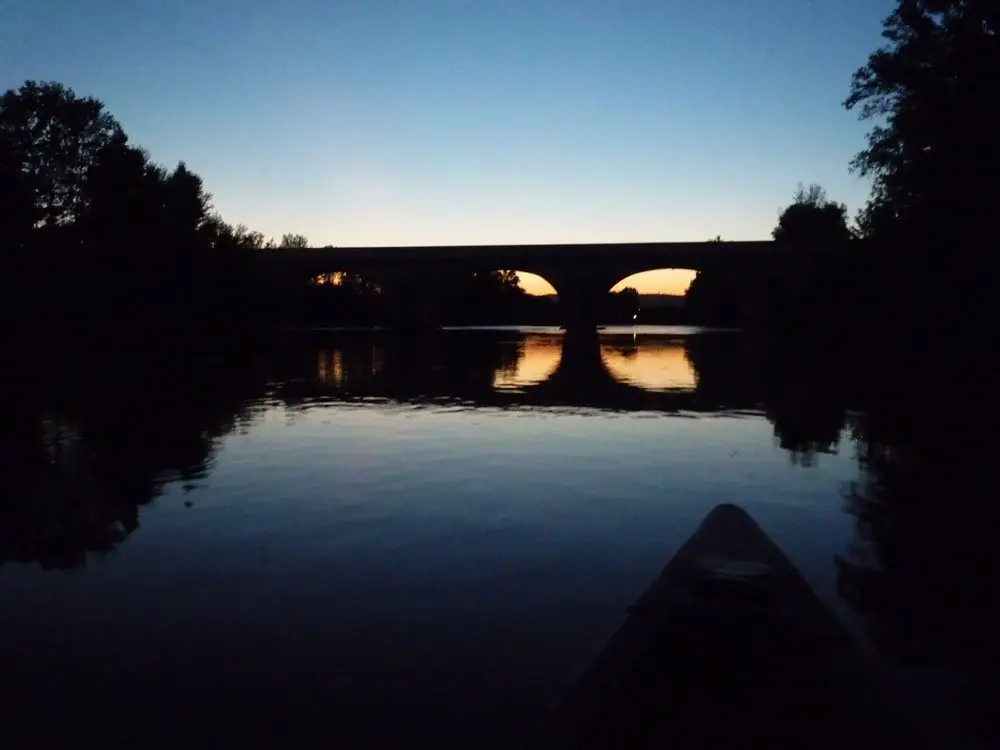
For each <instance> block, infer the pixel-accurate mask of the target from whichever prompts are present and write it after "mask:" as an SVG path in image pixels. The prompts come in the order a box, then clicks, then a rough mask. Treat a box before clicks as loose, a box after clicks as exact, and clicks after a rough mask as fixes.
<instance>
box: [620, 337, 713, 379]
mask: <svg viewBox="0 0 1000 750" xmlns="http://www.w3.org/2000/svg"><path fill="white" fill-rule="evenodd" d="M601 357H602V359H603V360H604V366H605V367H607V368H608V371H609V372H610V373H611V375H612V376H613V377H614V378H615V379H616V380H618V381H620V382H622V383H626V384H627V385H634V386H636V387H638V388H644V389H646V390H650V391H661V390H688V391H693V390H694V389H695V387H696V385H697V375H696V374H695V370H694V365H693V364H692V362H691V360H690V359H689V358H688V356H687V347H686V346H685V340H684V339H683V338H679V337H678V338H671V337H669V336H663V337H660V336H643V337H642V338H640V337H639V336H638V334H637V333H633V334H625V335H616V336H605V337H602V340H601Z"/></svg>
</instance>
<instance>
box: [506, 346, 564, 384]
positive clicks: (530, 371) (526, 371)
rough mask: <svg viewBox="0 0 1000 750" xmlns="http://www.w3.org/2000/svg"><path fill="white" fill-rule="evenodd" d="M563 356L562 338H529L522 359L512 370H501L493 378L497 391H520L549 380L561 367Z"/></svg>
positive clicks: (522, 351)
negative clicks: (557, 368) (560, 362)
mask: <svg viewBox="0 0 1000 750" xmlns="http://www.w3.org/2000/svg"><path fill="white" fill-rule="evenodd" d="M561 356H562V337H561V336H527V337H526V338H525V339H524V342H523V345H522V348H521V357H520V358H519V359H518V360H517V363H516V364H515V366H514V367H513V368H511V369H510V370H501V371H499V372H497V373H496V374H495V375H494V376H493V387H494V388H496V389H497V390H518V389H520V388H524V387H525V386H529V385H536V384H538V383H542V382H544V381H545V380H547V379H548V377H549V376H550V375H551V374H552V373H553V372H555V369H556V367H558V366H559V358H560V357H561Z"/></svg>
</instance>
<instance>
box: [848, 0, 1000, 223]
mask: <svg viewBox="0 0 1000 750" xmlns="http://www.w3.org/2000/svg"><path fill="white" fill-rule="evenodd" d="M998 28H1000V6H998V5H997V3H996V2H995V1H994V0H898V3H897V6H896V9H895V10H894V11H893V12H892V14H891V15H889V16H888V17H887V18H886V19H885V21H884V23H883V34H882V35H883V37H884V38H885V39H886V40H887V44H886V45H885V46H884V47H882V48H880V49H878V50H876V51H875V52H873V53H872V54H871V56H870V57H869V58H868V62H867V64H866V65H864V66H863V67H861V68H860V69H858V70H857V71H856V72H855V74H854V77H853V79H852V83H851V92H850V96H848V98H847V99H846V101H845V102H844V104H845V106H846V107H847V108H848V109H854V108H859V110H860V117H861V118H862V119H870V120H874V121H876V124H875V125H874V127H873V128H872V130H871V131H870V133H869V135H868V147H867V148H866V149H864V150H863V151H861V152H860V153H859V154H858V155H857V157H856V158H855V159H854V162H853V164H852V166H853V169H854V170H856V171H857V172H858V173H859V174H861V175H863V176H868V177H871V178H872V180H873V189H872V195H871V198H870V200H869V202H868V204H867V206H866V207H865V209H864V210H863V211H862V212H861V214H860V215H859V217H858V225H859V228H860V230H861V231H862V232H863V233H864V234H865V235H866V236H870V237H887V238H890V239H892V238H909V239H911V240H912V239H934V238H936V239H943V238H944V237H946V236H947V237H950V238H952V239H953V238H955V236H956V234H959V233H961V234H963V235H964V236H965V237H969V238H974V237H978V236H980V234H981V233H982V232H984V231H986V230H991V223H992V222H991V220H992V212H993V211H995V206H996V203H997V191H996V188H995V187H994V186H995V184H996V174H997V170H998V167H1000V151H998V149H997V148H996V134H997V133H998V132H1000V109H998V108H997V107H996V101H995V100H996V92H997V91H998V90H1000V37H998V35H997V32H998Z"/></svg>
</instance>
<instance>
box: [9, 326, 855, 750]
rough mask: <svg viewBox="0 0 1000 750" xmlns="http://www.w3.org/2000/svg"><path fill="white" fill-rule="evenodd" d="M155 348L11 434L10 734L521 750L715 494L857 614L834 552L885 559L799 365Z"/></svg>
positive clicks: (505, 337) (388, 348)
mask: <svg viewBox="0 0 1000 750" xmlns="http://www.w3.org/2000/svg"><path fill="white" fill-rule="evenodd" d="M564 344H565V345H564ZM573 347H576V348H575V349H573ZM166 361H167V364H165V365H163V366H162V369H161V370H160V371H155V370H156V368H150V367H149V366H148V365H145V366H144V367H143V372H142V373H140V374H137V373H136V372H133V371H130V369H129V368H130V365H129V363H128V361H127V359H126V360H125V361H124V362H120V363H118V364H116V367H115V369H114V372H113V373H111V374H109V373H107V372H104V371H103V370H100V368H96V369H97V371H98V372H97V373H96V374H92V375H90V376H88V375H86V374H82V375H80V376H79V378H78V380H79V381H85V382H82V383H81V382H78V383H77V384H76V385H75V386H73V387H71V388H70V387H64V388H63V389H62V390H61V391H60V392H59V393H58V397H53V398H52V399H51V403H49V402H46V403H45V404H44V405H43V406H44V408H43V407H42V406H40V407H39V408H38V409H37V410H34V411H32V410H31V409H28V410H27V412H26V416H23V418H22V420H21V422H19V423H18V424H19V429H21V430H22V432H21V437H20V440H21V441H22V442H23V444H24V445H25V446H26V447H25V448H24V449H23V450H22V453H23V455H20V454H19V455H18V457H17V461H16V462H13V461H12V465H13V468H12V469H11V470H10V472H9V474H10V476H12V477H13V478H12V479H11V480H10V484H11V488H12V490H11V497H12V498H14V497H15V495H16V498H19V499H16V500H12V501H11V502H10V504H9V508H8V510H7V511H6V515H5V516H4V517H3V520H2V525H0V531H2V534H0V555H2V557H0V601H2V602H3V609H4V615H3V619H2V622H0V647H2V650H0V655H2V657H3V661H4V669H3V672H4V680H5V682H6V684H7V687H8V691H7V693H8V694H7V695H6V696H5V703H4V708H3V710H4V711H6V712H7V714H8V720H9V721H10V722H12V723H13V725H15V726H18V727H20V729H21V730H23V731H24V732H25V733H26V736H32V737H35V738H36V739H38V738H49V739H51V740H53V741H56V740H59V741H65V740H67V739H69V738H72V737H81V736H86V735H87V734H88V733H90V732H93V733H96V734H97V736H98V737H102V738H103V740H102V742H105V743H111V744H116V743H118V742H122V743H124V742H126V741H130V742H131V741H134V742H138V743H140V744H141V745H142V746H147V747H148V746H153V745H156V746H159V745H161V744H162V745H164V746H168V745H169V746H176V745H178V744H185V745H191V744H194V745H195V746H201V745H206V746H207V745H209V744H212V743H213V742H214V741H213V739H212V738H218V741H220V742H225V744H232V743H233V742H234V741H239V740H244V741H249V742H262V741H275V742H277V741H279V740H280V741H281V742H288V743H295V744H303V743H305V744H312V743H315V744H321V745H323V746H336V745H339V746H357V745H359V744H363V745H364V746H389V745H390V744H392V743H396V742H401V741H419V742H422V743H424V744H425V745H426V746H441V747H444V746H463V747H503V746H507V745H508V744H509V743H511V742H514V741H516V740H517V739H518V738H521V737H524V736H526V734H527V733H529V732H530V731H531V730H532V728H533V727H534V726H536V725H537V722H538V721H540V720H541V719H542V718H543V717H544V715H545V712H546V711H547V710H548V709H549V708H550V707H551V705H552V703H553V701H555V700H556V699H557V698H558V697H559V696H560V695H561V694H562V693H563V692H564V691H565V690H566V689H567V687H568V686H569V685H571V684H572V681H573V679H574V677H575V676H577V675H578V674H579V672H580V670H582V669H583V668H584V667H585V666H586V665H587V663H588V662H589V661H590V660H591V659H592V658H593V656H594V655H595V653H596V652H597V650H598V649H599V648H600V647H601V645H602V644H603V643H604V642H605V641H606V639H607V638H608V637H609V635H610V634H611V633H612V632H613V630H614V629H615V628H616V626H617V625H618V624H619V623H620V622H621V620H622V617H623V612H624V609H625V607H626V606H628V605H629V604H630V603H631V602H632V601H633V600H634V599H635V598H636V597H637V596H638V595H639V594H640V593H641V592H642V591H643V590H644V589H645V588H646V586H647V585H648V584H649V582H650V581H651V579H652V578H653V577H654V576H655V575H656V574H657V572H658V571H659V570H660V568H661V567H662V566H663V565H664V564H665V563H666V561H667V560H668V559H669V558H670V556H671V555H672V554H673V552H674V551H675V550H676V549H677V548H678V547H679V545H680V544H681V543H682V542H683V541H684V540H685V539H686V538H687V536H688V535H690V534H691V532H692V531H693V530H694V529H695V527H696V526H697V524H698V523H699V521H700V520H701V519H702V518H703V517H704V515H705V514H706V513H707V512H708V511H709V510H710V509H711V508H712V507H713V506H714V505H716V504H718V503H721V502H735V503H738V504H739V505H741V506H743V507H744V508H746V509H747V510H748V511H749V512H750V513H751V514H752V515H753V517H754V518H755V519H756V520H757V521H758V522H759V523H760V525H761V526H762V527H763V529H764V530H765V531H766V532H767V533H768V534H769V535H770V536H771V538H772V539H773V540H774V541H775V542H776V543H777V544H778V545H779V546H780V547H781V548H782V549H783V550H784V551H785V553H786V554H787V555H788V556H789V558H790V559H791V560H792V562H793V563H794V564H795V565H796V566H797V567H798V568H799V569H800V570H801V572H802V573H803V575H804V577H805V579H806V580H807V581H808V582H809V583H810V584H811V585H812V586H813V588H814V589H815V590H816V591H817V592H818V594H819V595H820V596H821V597H822V598H823V599H824V600H825V601H826V602H827V603H828V604H829V605H830V606H831V607H832V608H833V609H834V611H835V612H836V613H837V614H838V615H839V616H840V617H841V618H842V619H843V620H844V621H845V622H846V623H848V625H849V626H850V627H851V628H852V629H855V630H858V631H860V630H861V626H860V625H859V622H860V620H859V618H858V616H857V614H856V613H855V612H854V611H853V610H852V608H851V606H849V604H848V603H847V602H846V601H845V599H844V598H843V597H842V596H841V594H842V593H843V588H844V587H843V585H840V586H838V583H840V584H842V583H843V582H842V581H841V578H842V575H843V574H842V572H841V570H842V567H843V564H840V565H838V563H837V562H836V561H837V560H838V559H839V560H841V562H842V563H843V561H844V560H847V561H849V562H850V561H855V562H856V563H857V565H859V566H861V567H862V568H864V567H865V565H867V564H868V563H867V562H866V560H865V556H866V554H867V555H869V556H870V551H867V552H866V550H867V549H868V548H867V547H866V545H865V544H864V543H863V541H864V540H863V539H860V537H859V531H858V529H859V523H858V518H857V514H856V513H852V512H851V507H852V505H851V497H852V495H855V494H857V492H858V486H859V481H861V478H862V477H861V475H860V474H859V471H860V470H859V461H861V460H863V456H862V454H863V453H864V452H865V451H864V444H863V432H864V430H863V425H861V424H860V423H859V411H858V405H857V403H855V400H856V395H855V394H854V393H853V392H852V390H851V388H850V387H848V386H847V385H845V384H844V383H843V382H841V381H840V380H838V378H837V376H836V375H831V374H830V373H829V371H828V370H824V368H823V367H822V366H818V365H814V364H813V363H811V362H810V361H809V357H808V356H805V355H802V356H800V357H796V356H794V355H793V356H790V357H789V356H786V355H781V356H779V355H778V354H776V353H775V352H774V351H772V350H770V349H769V348H768V347H767V346H758V345H757V344H755V343H754V342H752V341H748V340H747V339H746V338H745V337H744V336H742V335H741V334H739V333H733V332H724V331H704V330H700V329H692V328H662V327H661V328H654V327H639V328H635V329H633V328H609V329H605V330H604V331H602V332H601V334H600V336H599V338H595V339H593V340H587V341H584V342H582V343H579V344H577V343H574V344H572V345H571V342H569V341H564V337H563V334H562V333H561V332H560V331H559V330H558V329H554V328H516V329H515V328H510V329H503V328H498V329H480V330H453V331H444V332H442V333H440V334H438V335H435V336H429V337H427V338H426V339H420V340H401V339H398V338H394V337H392V336H390V335H389V334H387V333H380V332H371V331H368V332H365V331H333V330H331V331H298V332H283V333H274V334H272V335H271V336H270V337H269V338H268V339H267V340H266V341H265V342H263V343H261V344H259V345H257V347H256V348H255V349H254V350H253V351H251V352H250V353H249V354H241V355H240V357H237V358H236V359H235V360H232V359H226V358H224V357H219V358H212V357H206V358H205V359H204V360H195V361H193V363H186V364H184V365H183V366H182V365H179V364H178V363H177V362H170V360H169V358H166ZM78 366H79V367H80V368H81V372H84V371H85V370H86V369H87V363H86V362H81V363H78ZM92 369H93V368H92ZM150 370H153V371H152V372H151V371H150ZM855 505H856V503H855ZM868 546H870V545H868ZM838 591H839V592H840V593H838ZM319 740H322V741H319ZM39 746H40V745H39Z"/></svg>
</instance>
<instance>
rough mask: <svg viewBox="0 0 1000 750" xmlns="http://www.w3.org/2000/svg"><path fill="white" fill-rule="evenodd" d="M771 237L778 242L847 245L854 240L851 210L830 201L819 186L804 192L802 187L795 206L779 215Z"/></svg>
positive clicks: (794, 202) (805, 189)
mask: <svg viewBox="0 0 1000 750" xmlns="http://www.w3.org/2000/svg"><path fill="white" fill-rule="evenodd" d="M771 236H772V237H773V238H774V240H775V241H776V242H801V243H814V242H827V241H833V242H836V241H846V240H848V239H850V238H851V231H850V229H848V226H847V206H845V205H844V204H843V203H837V202H835V201H831V200H829V199H828V198H827V195H826V191H825V190H824V189H823V188H822V187H820V186H819V185H816V184H813V185H810V186H809V187H808V188H804V187H802V185H801V184H800V185H799V186H798V188H797V189H796V191H795V197H794V199H793V200H792V203H791V204H790V205H789V206H787V207H785V209H784V210H783V211H782V212H781V214H780V215H779V217H778V225H777V226H776V227H775V228H774V230H773V231H772V232H771Z"/></svg>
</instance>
